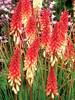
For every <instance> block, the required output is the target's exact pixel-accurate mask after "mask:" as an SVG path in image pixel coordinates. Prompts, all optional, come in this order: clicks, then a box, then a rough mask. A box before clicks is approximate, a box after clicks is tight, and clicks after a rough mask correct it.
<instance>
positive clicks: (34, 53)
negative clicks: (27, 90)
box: [24, 39, 40, 86]
mask: <svg viewBox="0 0 75 100" xmlns="http://www.w3.org/2000/svg"><path fill="white" fill-rule="evenodd" d="M39 43H40V41H39V39H36V40H35V41H34V42H33V43H32V44H31V45H30V47H28V49H27V52H26V56H25V64H24V66H25V67H24V71H26V79H27V81H28V83H29V85H30V86H32V84H33V80H34V75H35V71H36V70H37V68H36V65H37V58H38V52H39Z"/></svg>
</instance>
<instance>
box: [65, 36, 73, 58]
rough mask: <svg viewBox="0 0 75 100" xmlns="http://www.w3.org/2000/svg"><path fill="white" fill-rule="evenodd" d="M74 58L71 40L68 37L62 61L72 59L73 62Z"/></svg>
mask: <svg viewBox="0 0 75 100" xmlns="http://www.w3.org/2000/svg"><path fill="white" fill-rule="evenodd" d="M74 57H75V50H74V46H73V43H72V41H71V39H70V38H69V37H68V41H67V46H66V50H65V54H64V59H65V60H67V59H70V58H72V59H73V60H74Z"/></svg>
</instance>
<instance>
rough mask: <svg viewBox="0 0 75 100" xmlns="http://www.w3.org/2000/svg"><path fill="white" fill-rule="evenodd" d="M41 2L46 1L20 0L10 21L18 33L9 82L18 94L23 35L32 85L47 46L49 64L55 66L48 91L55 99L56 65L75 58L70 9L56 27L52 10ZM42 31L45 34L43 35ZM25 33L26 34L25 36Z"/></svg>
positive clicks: (52, 68) (26, 65)
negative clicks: (52, 19)
mask: <svg viewBox="0 0 75 100" xmlns="http://www.w3.org/2000/svg"><path fill="white" fill-rule="evenodd" d="M32 3H33V4H32ZM41 5H42V0H38V1H37V0H33V2H31V1H30V0H19V2H18V4H17V6H16V8H15V11H14V14H13V15H12V19H11V23H10V30H11V34H12V35H13V36H14V41H15V44H16V45H15V46H16V49H15V50H14V54H13V56H12V57H11V60H10V64H9V74H8V82H9V83H10V86H12V87H13V88H12V89H13V91H14V93H15V94H17V91H18V90H19V85H21V79H20V77H21V74H20V50H21V44H23V42H22V41H21V40H22V38H23V39H24V40H25V41H24V42H25V43H26V44H27V49H26V55H25V60H24V71H25V73H26V79H27V81H28V83H29V85H30V86H32V84H33V82H34V76H35V71H36V70H37V60H38V55H39V50H40V48H42V49H45V53H46V56H45V57H46V58H50V62H49V64H50V65H51V67H50V72H49V76H48V80H47V86H46V94H47V95H49V94H51V95H52V98H54V95H58V86H57V79H56V75H55V73H54V68H55V64H56V62H58V60H59V59H62V58H63V57H64V59H65V60H66V59H68V58H74V57H73V55H74V54H75V52H74V47H73V44H72V42H71V40H70V38H68V34H67V32H68V12H67V11H66V10H65V11H63V14H62V15H61V17H60V20H59V21H58V22H56V24H55V25H54V27H53V26H52V23H51V12H50V9H49V8H42V7H41ZM41 8H42V9H41ZM38 11H39V13H38ZM38 24H39V27H38ZM39 33H41V34H40V35H39ZM22 35H25V38H24V37H22ZM17 46H18V47H17ZM70 48H71V50H72V51H71V50H70ZM47 60H48V59H47Z"/></svg>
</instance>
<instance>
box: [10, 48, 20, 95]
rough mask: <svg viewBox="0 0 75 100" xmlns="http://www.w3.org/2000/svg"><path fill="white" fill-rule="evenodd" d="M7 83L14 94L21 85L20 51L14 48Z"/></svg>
mask: <svg viewBox="0 0 75 100" xmlns="http://www.w3.org/2000/svg"><path fill="white" fill-rule="evenodd" d="M8 82H9V84H10V86H12V90H13V91H14V93H15V94H17V92H18V91H19V86H20V85H21V74H20V49H19V48H18V47H16V48H15V50H14V54H13V55H12V57H11V60H10V64H9V69H8Z"/></svg>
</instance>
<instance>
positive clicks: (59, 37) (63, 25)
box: [46, 11, 68, 66]
mask: <svg viewBox="0 0 75 100" xmlns="http://www.w3.org/2000/svg"><path fill="white" fill-rule="evenodd" d="M67 31H68V13H67V11H64V12H63V14H62V15H61V18H60V21H59V22H57V23H56V24H55V26H54V29H53V33H52V35H51V38H50V40H49V42H48V45H47V49H46V52H47V54H49V55H50V56H51V63H53V64H52V66H54V63H55V62H56V61H57V58H58V57H59V58H61V59H62V57H63V55H64V53H65V48H66V45H67ZM55 56H56V57H55ZM57 56H58V57H57ZM53 58H54V59H53Z"/></svg>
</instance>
